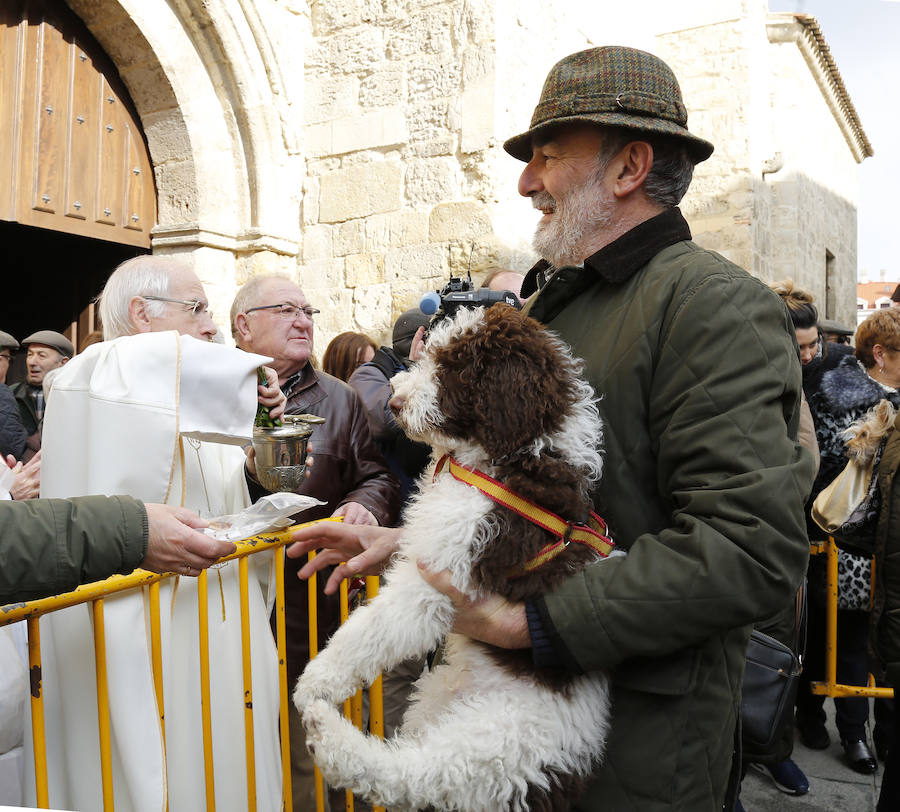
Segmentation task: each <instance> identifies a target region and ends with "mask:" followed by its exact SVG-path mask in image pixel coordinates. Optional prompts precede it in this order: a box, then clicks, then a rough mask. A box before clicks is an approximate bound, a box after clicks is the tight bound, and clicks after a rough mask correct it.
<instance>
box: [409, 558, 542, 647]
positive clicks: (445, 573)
mask: <svg viewBox="0 0 900 812" xmlns="http://www.w3.org/2000/svg"><path fill="white" fill-rule="evenodd" d="M417 563H418V565H419V575H421V576H422V578H424V579H425V580H426V581H427V582H428V583H429V584H431V586H433V587H434V588H435V589H436V590H437V591H438V592H440V593H442V594H444V595H446V596H447V597H448V598H450V602H451V603H452V604H453V609H454V611H455V618H454V621H453V631H454V632H456V633H457V634H462V635H465V636H466V637H470V638H471V639H472V640H480V641H481V642H482V643H488V644H490V645H492V646H497V647H498V648H530V647H531V636H530V635H529V633H528V620H527V618H526V616H525V604H524V603H510V602H509V601H508V600H506V598H504V597H502V596H501V595H497V594H495V593H493V592H489V593H487V594H486V595H482V596H481V597H478V598H470V597H469V596H468V595H466V594H465V593H463V592H460V591H459V590H458V589H457V588H456V587H454V586H453V584H452V583H451V582H450V570H440V571H438V572H434V571H432V570H430V569H428V567H427V566H426V565H425V564H423V563H422V562H421V561H419V562H417Z"/></svg>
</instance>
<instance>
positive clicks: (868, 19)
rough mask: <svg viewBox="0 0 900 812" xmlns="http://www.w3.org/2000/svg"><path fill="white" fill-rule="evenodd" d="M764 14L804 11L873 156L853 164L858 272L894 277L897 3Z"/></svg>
mask: <svg viewBox="0 0 900 812" xmlns="http://www.w3.org/2000/svg"><path fill="white" fill-rule="evenodd" d="M769 10H770V11H793V12H799V13H802V14H811V15H812V16H813V17H815V18H816V20H818V22H819V27H820V28H821V30H822V33H823V34H824V35H825V41H826V42H827V43H828V46H829V48H831V54H832V56H833V57H834V61H835V64H836V65H837V67H838V70H839V71H840V74H841V78H842V79H843V80H844V86H845V87H846V88H847V92H848V93H849V94H850V98H851V100H852V101H853V106H854V107H855V108H856V113H857V115H858V116H859V120H860V122H861V123H862V128H863V131H864V132H865V133H866V136H867V137H868V139H869V143H870V144H871V145H872V149H873V151H874V153H875V155H874V156H873V157H871V158H866V159H865V160H864V161H863V162H862V164H861V165H860V167H859V221H858V229H859V243H858V265H857V267H858V269H859V277H860V279H863V278H864V277H867V278H868V279H869V280H870V281H876V280H879V279H880V278H881V272H882V271H885V272H886V279H887V280H889V281H900V256H898V249H897V247H896V245H894V244H893V240H892V239H891V238H890V235H891V234H892V232H893V230H894V229H896V228H897V222H896V213H895V208H894V206H893V205H892V202H893V201H892V200H891V197H892V195H891V192H892V187H893V186H895V185H896V184H897V183H898V182H900V150H898V149H897V148H896V143H897V140H898V133H900V92H898V87H897V82H898V81H900V0H769Z"/></svg>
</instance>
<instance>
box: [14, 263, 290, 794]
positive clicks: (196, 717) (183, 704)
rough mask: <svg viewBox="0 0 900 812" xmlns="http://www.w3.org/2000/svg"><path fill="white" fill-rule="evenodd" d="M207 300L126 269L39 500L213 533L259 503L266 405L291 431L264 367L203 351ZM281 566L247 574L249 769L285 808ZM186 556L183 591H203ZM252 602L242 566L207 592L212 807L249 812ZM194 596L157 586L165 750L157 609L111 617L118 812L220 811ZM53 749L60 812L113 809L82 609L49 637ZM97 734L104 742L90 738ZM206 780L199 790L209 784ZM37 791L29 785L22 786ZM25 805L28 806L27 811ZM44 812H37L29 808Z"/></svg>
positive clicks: (151, 274)
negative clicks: (249, 458)
mask: <svg viewBox="0 0 900 812" xmlns="http://www.w3.org/2000/svg"><path fill="white" fill-rule="evenodd" d="M207 303H208V300H207V297H206V293H205V291H204V289H203V285H202V284H201V282H200V280H199V279H198V278H197V276H196V274H194V272H193V271H192V270H191V269H190V268H189V267H186V266H184V265H182V264H180V263H178V262H176V261H174V260H172V259H168V258H165V257H155V256H142V257H136V258H134V259H131V260H128V261H127V262H125V263H123V264H122V265H120V266H119V267H118V268H117V269H116V270H115V271H114V272H113V274H112V275H111V276H110V278H109V280H108V281H107V283H106V286H105V289H104V291H103V294H102V297H101V300H100V316H101V321H102V323H103V330H104V338H105V341H103V342H101V343H98V344H94V345H92V346H90V347H88V348H87V349H86V350H85V351H84V352H82V353H80V354H79V355H77V356H76V357H75V358H73V359H72V360H71V361H70V362H69V363H68V364H67V365H66V366H65V367H64V368H63V369H62V370H60V371H59V372H58V373H57V375H56V377H55V378H54V380H53V384H52V388H51V389H50V392H49V395H48V399H47V412H46V416H45V420H44V450H43V457H44V463H43V472H42V493H41V495H42V496H53V497H71V496H81V495H84V494H107V495H112V494H127V495H129V496H132V497H135V498H138V499H141V500H142V501H144V502H152V503H162V504H168V505H173V506H183V507H187V508H189V509H190V510H192V511H194V512H195V513H198V514H200V515H201V516H203V517H204V518H206V519H208V518H212V517H216V516H222V515H227V514H233V513H237V512H239V511H240V510H242V509H243V508H245V507H247V506H248V505H249V504H250V494H249V492H248V488H247V479H246V475H245V473H244V471H245V460H246V457H245V455H244V452H243V448H242V446H243V445H244V444H246V443H247V442H248V441H249V439H250V438H251V437H252V430H253V421H254V417H255V415H256V409H257V405H258V403H263V404H265V405H266V406H268V407H270V409H271V413H272V414H273V415H276V416H277V415H280V414H281V412H282V410H283V408H284V402H285V399H284V396H283V395H282V394H281V392H280V390H279V389H278V387H277V386H276V385H275V383H274V378H275V373H274V372H272V371H271V370H268V375H269V380H271V381H272V385H271V386H258V382H257V368H258V367H259V366H260V365H262V364H264V363H266V362H267V361H268V359H267V358H264V357H262V356H258V355H250V354H248V353H245V352H242V351H241V350H238V349H235V348H233V347H225V346H222V345H220V344H217V343H214V342H212V341H211V340H210V339H211V338H212V337H213V335H214V334H215V333H216V331H217V327H216V325H215V323H214V322H213V320H212V315H211V314H210V312H209V308H208V304H207ZM272 562H273V558H272V556H271V555H269V554H266V553H258V554H256V555H254V556H252V557H251V559H250V570H251V576H250V579H249V581H250V583H249V589H248V599H247V604H248V612H249V622H250V626H251V638H252V645H253V657H252V684H253V709H254V747H255V752H256V756H257V760H256V798H255V805H256V807H257V808H260V809H276V808H278V806H279V804H280V798H281V768H280V755H279V752H280V751H279V741H278V670H277V652H276V649H275V644H274V640H273V639H272V634H271V629H270V626H269V615H270V612H271V605H270V603H269V592H270V589H269V586H270V582H271V577H272V575H273V572H272ZM197 564H198V562H197V561H196V560H194V559H192V558H190V557H185V558H184V559H183V560H182V561H181V562H180V563H177V564H176V565H175V568H174V569H175V571H176V572H177V574H179V575H189V576H194V575H197ZM240 591H241V585H240V579H239V576H238V562H236V561H233V562H228V563H227V564H224V565H219V566H218V567H217V569H216V570H215V573H214V575H213V576H212V577H210V580H209V592H208V598H207V600H208V615H209V626H208V629H209V654H210V670H211V673H212V674H213V679H212V680H211V681H210V698H209V703H210V708H211V711H212V745H213V770H214V775H215V783H214V786H215V806H216V809H218V810H220V811H221V810H224V809H227V810H231V811H232V812H243V810H246V809H248V808H250V807H251V806H253V804H251V803H250V802H249V800H248V797H247V787H248V780H247V775H246V768H245V761H244V755H243V747H242V746H240V747H239V746H236V744H235V743H236V742H237V743H240V742H243V740H244V701H243V696H244V688H243V684H244V683H243V675H242V667H241V596H240ZM199 599H200V594H199V592H198V585H197V582H196V581H194V580H193V579H183V578H181V579H179V578H170V579H167V580H166V581H164V582H162V583H161V585H160V598H159V605H160V608H161V613H160V615H161V616H160V621H161V624H160V625H161V637H162V660H163V662H162V666H163V674H162V682H163V685H162V688H163V691H162V693H163V697H164V702H165V711H166V716H165V736H164V737H163V735H162V729H161V727H160V723H159V710H158V709H157V704H156V694H155V690H154V687H155V686H154V681H153V677H152V673H153V672H152V669H151V664H150V662H149V650H150V646H149V642H148V641H149V639H150V638H149V634H150V628H149V624H148V623H147V621H146V620H145V618H146V607H145V600H147V598H146V596H144V595H142V594H141V593H140V592H137V593H128V594H126V595H123V596H121V597H117V598H116V599H115V600H112V601H107V602H106V611H105V625H106V641H107V651H108V655H109V661H108V675H109V686H110V717H111V718H110V721H111V725H112V728H113V730H114V731H115V733H114V736H113V745H114V752H113V759H112V760H113V765H114V771H115V775H114V777H113V784H114V786H115V788H116V809H117V810H134V811H135V812H138V810H140V812H143V810H147V812H150V810H160V809H163V808H165V806H166V801H167V800H168V805H169V808H171V809H207V808H212V798H210V797H207V793H206V789H205V782H204V781H203V778H202V776H203V775H204V757H203V731H202V726H201V725H200V719H201V692H200V660H199V651H198V647H197V640H198V635H199V628H198V601H199ZM41 631H42V643H43V650H44V663H43V665H44V677H45V679H44V689H45V694H46V701H47V703H48V704H47V706H46V707H47V708H48V711H47V741H48V760H49V763H50V775H51V776H53V778H52V779H51V781H52V782H53V783H52V785H51V794H50V798H51V801H52V804H53V806H55V807H59V808H65V809H99V808H101V807H102V806H103V802H102V793H101V787H100V781H99V771H98V769H97V764H98V763H99V754H98V751H97V739H96V724H97V722H96V699H95V696H94V693H95V688H94V683H95V680H94V664H93V662H94V660H93V657H92V655H91V650H92V648H91V642H90V640H91V630H90V613H89V611H88V610H87V609H86V607H73V608H72V609H67V610H64V611H62V612H57V613H55V614H54V615H53V616H52V617H48V618H45V619H44V620H43V621H42V629H41ZM92 730H93V731H95V733H94V735H93V736H92V735H91V734H90V731H92ZM198 776H199V778H198ZM28 785H29V782H27V781H26V786H28ZM26 800H27V801H28V800H31V799H26ZM32 805H33V801H32Z"/></svg>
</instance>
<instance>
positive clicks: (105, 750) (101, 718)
mask: <svg viewBox="0 0 900 812" xmlns="http://www.w3.org/2000/svg"><path fill="white" fill-rule="evenodd" d="M91 614H92V616H93V619H94V668H95V672H96V675H97V728H98V732H99V736H100V779H101V782H102V786H103V809H104V812H113V808H114V802H113V777H112V756H111V755H110V754H111V752H112V740H111V737H110V733H109V683H108V681H107V678H106V624H105V621H104V618H103V600H102V599H98V600H95V601H91Z"/></svg>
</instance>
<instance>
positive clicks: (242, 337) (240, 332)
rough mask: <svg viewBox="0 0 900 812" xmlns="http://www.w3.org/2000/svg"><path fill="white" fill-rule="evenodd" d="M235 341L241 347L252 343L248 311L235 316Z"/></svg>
mask: <svg viewBox="0 0 900 812" xmlns="http://www.w3.org/2000/svg"><path fill="white" fill-rule="evenodd" d="M234 330H235V337H234V338H235V342H236V343H237V345H238V346H239V347H246V346H247V345H248V344H249V343H250V322H249V321H248V320H247V314H246V313H238V314H237V315H236V316H235V317H234Z"/></svg>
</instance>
